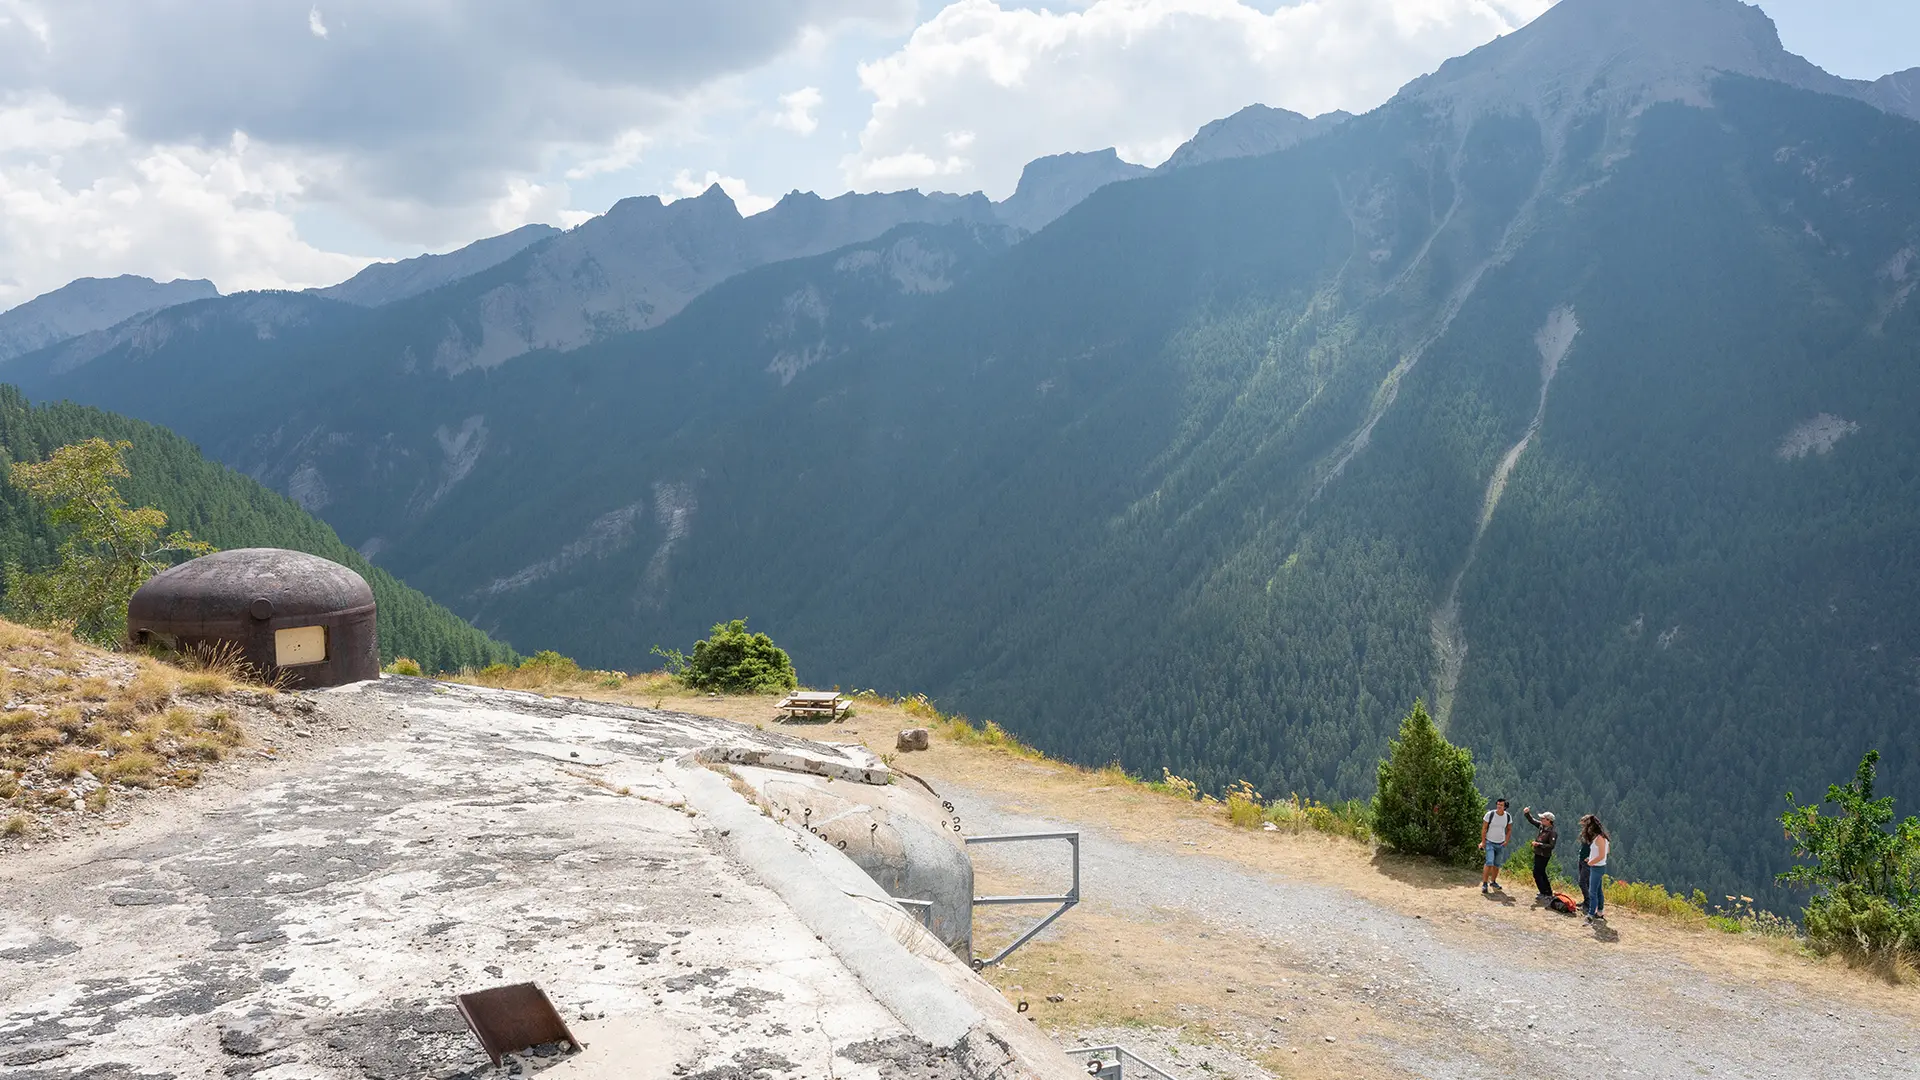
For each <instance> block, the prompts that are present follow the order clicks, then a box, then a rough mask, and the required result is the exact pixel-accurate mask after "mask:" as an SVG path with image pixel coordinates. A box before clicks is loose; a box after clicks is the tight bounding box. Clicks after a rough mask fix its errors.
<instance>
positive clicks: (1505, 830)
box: [1480, 799, 1513, 894]
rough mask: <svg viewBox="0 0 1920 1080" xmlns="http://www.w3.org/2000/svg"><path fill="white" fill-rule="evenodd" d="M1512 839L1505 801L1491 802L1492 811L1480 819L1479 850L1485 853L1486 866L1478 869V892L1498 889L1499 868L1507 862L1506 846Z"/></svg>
mask: <svg viewBox="0 0 1920 1080" xmlns="http://www.w3.org/2000/svg"><path fill="white" fill-rule="evenodd" d="M1512 839H1513V815H1512V814H1509V813H1507V800H1505V799H1495V800H1493V809H1491V810H1489V811H1487V813H1486V816H1485V817H1483V818H1481V819H1480V850H1482V851H1484V852H1486V853H1487V864H1486V865H1485V866H1484V867H1482V868H1481V869H1480V891H1481V892H1482V893H1483V894H1484V893H1486V892H1487V890H1489V889H1491V890H1493V891H1494V892H1497V893H1504V892H1506V891H1507V890H1505V889H1503V888H1501V887H1500V867H1501V865H1502V864H1504V863H1505V862H1506V861H1507V844H1508V843H1509V842H1510V841H1512Z"/></svg>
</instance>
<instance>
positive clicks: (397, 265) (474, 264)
mask: <svg viewBox="0 0 1920 1080" xmlns="http://www.w3.org/2000/svg"><path fill="white" fill-rule="evenodd" d="M558 235H560V230H559V229H556V228H554V227H553V226H551V225H539V224H535V225H522V226H520V227H519V228H517V229H515V230H513V231H512V232H507V233H502V234H500V235H499V236H490V237H488V238H486V239H485V240H475V241H474V242H473V243H471V244H468V245H467V246H465V247H463V248H460V249H458V250H455V251H449V252H447V253H446V254H444V255H416V256H414V257H413V258H411V259H400V260H398V261H396V262H378V263H374V264H373V265H372V266H369V267H367V268H366V269H364V270H362V271H360V272H359V273H357V274H355V275H353V276H352V277H350V278H348V279H347V280H345V281H343V282H341V283H340V284H338V285H329V286H327V287H326V288H324V289H313V290H310V291H311V292H314V293H316V294H318V295H320V296H324V297H327V298H328V299H331V300H342V301H345V302H346V303H349V304H358V305H360V306H361V307H379V306H380V305H382V304H391V303H393V302H394V301H396V300H405V299H406V298H407V297H409V296H418V295H419V294H421V293H423V292H430V291H432V290H434V289H437V288H439V287H440V286H442V285H446V284H449V283H451V282H454V281H458V280H460V279H461V278H464V277H468V276H471V275H473V274H477V273H479V272H480V271H482V270H486V269H489V268H491V267H494V266H498V265H500V264H501V263H503V262H506V261H507V260H508V259H511V258H513V257H514V256H515V255H518V254H520V253H521V252H522V251H525V250H526V249H528V248H530V247H532V246H533V245H535V244H537V243H539V242H540V241H542V240H546V239H549V238H551V237H555V236H558Z"/></svg>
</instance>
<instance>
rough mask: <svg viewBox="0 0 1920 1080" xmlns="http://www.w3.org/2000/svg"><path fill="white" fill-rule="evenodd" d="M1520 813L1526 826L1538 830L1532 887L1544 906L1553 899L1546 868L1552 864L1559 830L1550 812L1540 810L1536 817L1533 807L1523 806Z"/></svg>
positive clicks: (1535, 840) (1535, 841) (1551, 883)
mask: <svg viewBox="0 0 1920 1080" xmlns="http://www.w3.org/2000/svg"><path fill="white" fill-rule="evenodd" d="M1520 813H1521V814H1522V815H1524V816H1525V817H1526V819H1527V824H1529V825H1531V826H1533V827H1534V828H1536V829H1539V830H1540V834H1539V835H1538V836H1535V837H1534V838H1533V886H1534V888H1536V889H1539V890H1540V902H1541V903H1543V904H1544V903H1546V902H1547V901H1548V900H1550V899H1552V898H1553V882H1552V881H1550V880H1548V878H1547V867H1548V865H1550V864H1551V863H1552V862H1553V848H1554V845H1556V844H1558V843H1559V842H1560V830H1559V829H1557V828H1555V827H1554V824H1553V811H1551V810H1542V811H1541V812H1540V814H1539V816H1537V817H1536V816H1535V815H1534V812H1533V807H1531V806H1523V807H1521V808H1520Z"/></svg>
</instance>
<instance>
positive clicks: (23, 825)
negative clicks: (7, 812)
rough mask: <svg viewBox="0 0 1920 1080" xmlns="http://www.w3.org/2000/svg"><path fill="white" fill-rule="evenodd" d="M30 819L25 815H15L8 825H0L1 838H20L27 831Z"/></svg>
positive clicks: (8, 820)
mask: <svg viewBox="0 0 1920 1080" xmlns="http://www.w3.org/2000/svg"><path fill="white" fill-rule="evenodd" d="M29 820H30V819H29V818H28V817H27V815H25V814H15V815H13V816H12V817H10V818H8V819H7V821H6V824H4V825H0V836H19V835H21V834H23V833H25V832H26V831H27V825H28V823H29Z"/></svg>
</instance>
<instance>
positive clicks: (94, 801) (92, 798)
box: [87, 784, 110, 814]
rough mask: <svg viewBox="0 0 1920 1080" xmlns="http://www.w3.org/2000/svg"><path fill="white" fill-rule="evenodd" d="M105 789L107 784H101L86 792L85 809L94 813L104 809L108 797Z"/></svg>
mask: <svg viewBox="0 0 1920 1080" xmlns="http://www.w3.org/2000/svg"><path fill="white" fill-rule="evenodd" d="M107 790H108V789H107V786H106V785H105V784H102V785H100V786H99V787H97V788H94V789H93V790H92V791H89V792H87V809H88V810H91V811H93V812H94V813H96V814H97V813H99V812H100V811H102V810H105V809H106V808H107V800H108V798H109V797H110V796H109V795H108V794H107Z"/></svg>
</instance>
